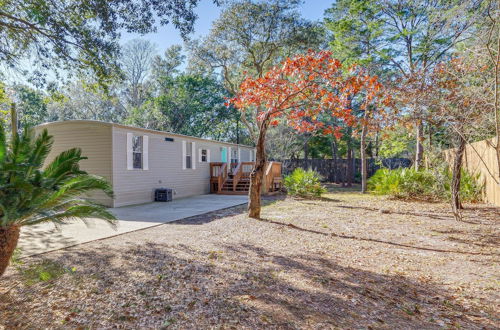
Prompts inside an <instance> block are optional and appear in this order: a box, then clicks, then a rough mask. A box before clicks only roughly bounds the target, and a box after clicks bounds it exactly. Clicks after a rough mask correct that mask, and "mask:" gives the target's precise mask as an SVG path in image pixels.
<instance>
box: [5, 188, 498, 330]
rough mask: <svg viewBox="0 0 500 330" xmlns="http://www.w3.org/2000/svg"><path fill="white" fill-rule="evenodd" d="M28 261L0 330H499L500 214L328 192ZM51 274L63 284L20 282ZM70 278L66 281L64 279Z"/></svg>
mask: <svg viewBox="0 0 500 330" xmlns="http://www.w3.org/2000/svg"><path fill="white" fill-rule="evenodd" d="M333 190H334V192H333V193H330V194H328V195H327V196H326V197H325V198H323V199H321V200H297V199H290V198H288V199H284V200H281V199H279V198H278V199H277V200H276V201H274V202H271V204H270V205H268V206H266V207H265V208H264V212H263V217H264V219H263V220H260V221H258V220H252V219H248V218H247V217H246V216H245V215H244V208H242V207H236V208H233V209H230V210H225V211H221V212H215V213H212V214H209V215H204V216H199V217H195V218H191V219H187V220H183V221H180V222H176V223H171V224H166V225H163V226H159V227H155V228H150V229H146V230H142V231H138V232H134V233H130V234H126V235H122V236H118V237H114V238H110V239H107V240H102V241H96V242H91V243H87V244H84V245H80V246H78V247H74V248H69V249H66V250H61V251H57V252H52V253H49V254H46V255H44V256H43V257H42V256H40V257H31V258H28V259H25V260H24V264H22V265H18V266H17V268H18V269H19V270H16V268H15V267H12V268H11V269H10V270H8V272H7V275H6V276H5V277H4V278H2V279H1V289H2V290H3V293H1V294H0V328H1V325H3V326H4V327H5V328H9V329H10V328H46V327H52V328H65V327H71V328H79V327H81V328H86V327H89V328H111V327H118V328H162V327H165V328H166V327H168V328H219V327H220V328H280V329H296V328H315V329H324V328H328V329H331V328H374V329H378V328H391V329H395V328H396V329H403V328H415V329H423V328H425V329H432V328H446V327H448V328H468V329H474V328H476V329H480V328H491V329H493V328H496V327H498V326H499V323H498V322H499V318H498V317H499V315H498V312H497V311H498V310H499V307H500V306H499V295H498V293H499V289H500V278H499V270H500V269H499V264H498V261H499V255H500V251H499V245H500V244H499V239H498V237H499V232H500V227H499V222H500V209H498V208H491V207H487V206H474V207H471V208H469V209H468V210H466V212H465V219H466V220H467V221H468V222H463V223H458V222H456V221H455V220H453V217H452V216H451V214H450V213H449V211H448V206H447V205H443V204H424V203H409V202H402V201H391V200H387V199H383V198H380V197H374V196H363V195H361V194H358V193H355V192H353V191H349V190H342V189H333ZM47 262H49V264H50V265H52V267H54V263H56V264H59V265H60V268H56V269H62V270H63V271H60V272H58V273H57V275H58V276H54V277H51V278H49V279H48V280H43V281H42V280H40V281H36V277H35V280H32V281H27V279H26V278H25V275H23V274H27V273H28V274H31V273H30V272H29V271H27V270H29V269H35V268H36V267H40V265H41V264H43V263H47ZM64 270H66V271H64Z"/></svg>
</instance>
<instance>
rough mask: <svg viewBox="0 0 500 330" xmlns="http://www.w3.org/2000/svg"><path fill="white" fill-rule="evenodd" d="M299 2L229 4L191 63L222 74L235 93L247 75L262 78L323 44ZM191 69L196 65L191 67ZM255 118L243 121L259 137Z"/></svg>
mask: <svg viewBox="0 0 500 330" xmlns="http://www.w3.org/2000/svg"><path fill="white" fill-rule="evenodd" d="M299 3H300V1H298V0H272V1H250V0H240V1H235V2H230V4H229V5H228V6H226V7H225V8H224V10H223V12H222V14H221V16H220V17H219V18H218V19H217V20H215V21H214V23H213V25H212V29H211V30H210V33H209V35H208V36H206V37H205V38H202V39H201V40H198V41H194V42H191V44H190V47H189V48H190V53H191V61H194V62H197V63H200V65H205V66H208V67H209V68H210V69H211V70H216V71H220V72H221V75H222V78H223V81H224V85H225V87H226V89H227V90H228V91H229V92H230V93H231V94H233V95H234V94H236V93H237V92H238V87H239V85H240V83H241V82H242V81H243V78H244V77H245V76H249V75H251V76H252V77H262V76H263V75H264V73H265V72H266V71H267V70H269V69H270V68H271V67H272V66H273V65H275V64H277V63H279V62H280V61H281V60H283V59H284V58H286V57H288V56H292V55H294V54H297V53H300V52H304V51H306V50H307V49H309V48H313V49H317V48H318V47H319V45H320V44H321V43H323V41H324V39H323V34H322V29H321V27H320V26H319V25H318V24H315V23H312V22H309V21H307V20H304V19H302V18H300V13H299V12H298V10H297V7H298V4H299ZM191 66H193V64H192V65H191ZM252 118H254V116H249V117H242V119H243V120H244V121H245V123H246V125H247V127H248V128H249V130H250V133H251V134H252V136H253V137H254V138H256V130H257V128H256V126H255V123H254V122H253V121H252Z"/></svg>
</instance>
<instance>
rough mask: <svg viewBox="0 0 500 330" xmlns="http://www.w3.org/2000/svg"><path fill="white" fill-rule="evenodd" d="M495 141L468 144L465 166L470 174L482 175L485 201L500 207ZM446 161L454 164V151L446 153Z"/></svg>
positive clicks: (499, 179)
mask: <svg viewBox="0 0 500 330" xmlns="http://www.w3.org/2000/svg"><path fill="white" fill-rule="evenodd" d="M493 142H494V139H491V140H483V141H479V142H474V143H471V144H468V145H467V146H466V147H465V153H464V160H463V166H464V168H465V169H466V170H467V171H468V172H469V173H474V174H475V173H480V180H482V182H484V192H483V197H484V200H485V201H486V202H488V203H491V204H494V205H496V206H500V185H499V184H498V182H499V181H500V175H499V173H498V165H497V159H496V154H495V148H493ZM444 154H445V158H446V161H447V162H448V163H449V164H450V166H451V165H452V164H453V159H454V149H448V150H446V151H445V152H444Z"/></svg>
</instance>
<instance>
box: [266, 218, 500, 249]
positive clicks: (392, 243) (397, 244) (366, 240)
mask: <svg viewBox="0 0 500 330" xmlns="http://www.w3.org/2000/svg"><path fill="white" fill-rule="evenodd" d="M260 221H264V222H268V223H271V224H273V225H278V226H284V227H287V228H292V229H295V230H300V231H304V232H308V233H313V234H318V235H322V236H330V237H337V238H342V239H349V240H357V241H365V242H374V243H381V244H388V245H392V246H396V247H399V248H406V249H416V250H424V251H431V252H443V253H458V254H466V255H485V256H500V254H498V253H483V252H471V251H461V250H448V249H437V248H431V247H424V246H416V245H410V244H403V243H397V242H391V241H385V240H381V239H377V238H369V237H358V236H354V235H344V234H336V233H326V232H323V231H319V230H313V229H308V228H303V227H299V226H296V225H294V224H291V223H283V222H279V221H274V220H269V219H265V218H262V219H260Z"/></svg>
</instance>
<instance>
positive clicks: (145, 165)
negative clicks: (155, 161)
mask: <svg viewBox="0 0 500 330" xmlns="http://www.w3.org/2000/svg"><path fill="white" fill-rule="evenodd" d="M148 149H149V136H147V135H144V136H143V137H142V169H143V170H146V171H147V170H149V152H148Z"/></svg>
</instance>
